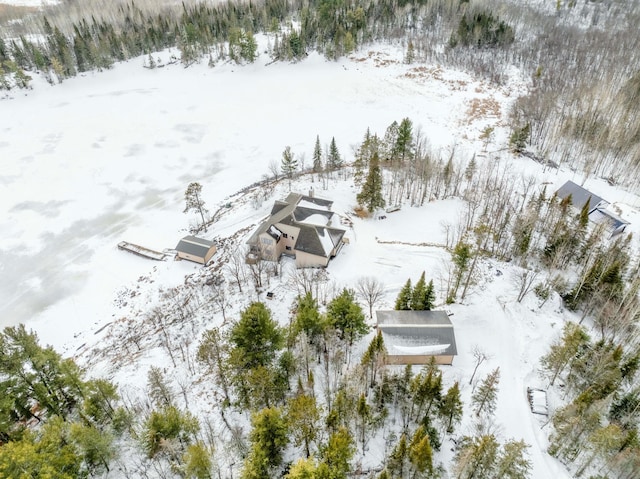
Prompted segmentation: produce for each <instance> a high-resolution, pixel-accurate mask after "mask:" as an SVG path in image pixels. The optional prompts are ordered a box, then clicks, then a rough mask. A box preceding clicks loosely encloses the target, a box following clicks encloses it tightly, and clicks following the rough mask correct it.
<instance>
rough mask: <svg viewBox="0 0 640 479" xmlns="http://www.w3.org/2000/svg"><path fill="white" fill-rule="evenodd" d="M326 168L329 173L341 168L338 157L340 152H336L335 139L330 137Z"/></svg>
mask: <svg viewBox="0 0 640 479" xmlns="http://www.w3.org/2000/svg"><path fill="white" fill-rule="evenodd" d="M327 166H328V168H329V170H331V171H334V170H339V169H340V168H342V157H341V156H340V152H339V151H338V146H337V145H336V139H335V137H331V143H330V145H329V155H328V158H327Z"/></svg>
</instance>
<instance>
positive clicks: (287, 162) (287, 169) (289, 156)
mask: <svg viewBox="0 0 640 479" xmlns="http://www.w3.org/2000/svg"><path fill="white" fill-rule="evenodd" d="M280 169H281V170H282V174H283V175H284V176H286V177H287V178H288V179H289V189H291V178H292V177H293V174H294V173H295V172H296V171H297V169H298V160H296V159H295V157H294V155H293V152H292V151H291V147H290V146H287V147H286V148H285V149H284V151H283V152H282V160H281V162H280Z"/></svg>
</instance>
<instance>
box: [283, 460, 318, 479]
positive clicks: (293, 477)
mask: <svg viewBox="0 0 640 479" xmlns="http://www.w3.org/2000/svg"><path fill="white" fill-rule="evenodd" d="M317 471H318V465H317V464H316V461H315V459H313V458H312V457H309V458H306V459H298V460H297V461H296V463H295V464H294V465H293V466H291V469H289V472H288V473H287V475H286V476H284V477H285V479H317V478H318V474H317Z"/></svg>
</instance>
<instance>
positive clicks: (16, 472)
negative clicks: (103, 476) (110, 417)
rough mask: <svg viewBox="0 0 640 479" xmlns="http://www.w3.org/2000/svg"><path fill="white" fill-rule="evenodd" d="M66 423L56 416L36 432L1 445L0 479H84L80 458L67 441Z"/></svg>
mask: <svg viewBox="0 0 640 479" xmlns="http://www.w3.org/2000/svg"><path fill="white" fill-rule="evenodd" d="M68 426H69V424H68V423H67V422H65V421H63V420H62V419H61V418H59V417H54V418H52V419H51V420H50V421H48V422H47V423H46V424H44V426H43V427H42V428H41V430H40V431H38V432H37V435H36V434H35V433H33V432H31V431H26V432H25V433H24V434H23V435H22V436H21V437H20V438H19V439H16V440H13V441H9V442H7V443H6V444H2V446H0V477H3V478H5V477H6V478H18V479H22V478H49V477H50V478H55V479H76V478H78V477H83V476H86V471H83V470H82V467H81V466H82V462H83V461H82V458H81V457H80V456H79V454H78V452H77V451H76V446H75V445H74V444H72V443H71V442H70V441H69V439H68Z"/></svg>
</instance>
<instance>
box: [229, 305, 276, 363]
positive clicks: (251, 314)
mask: <svg viewBox="0 0 640 479" xmlns="http://www.w3.org/2000/svg"><path fill="white" fill-rule="evenodd" d="M229 341H230V342H231V344H232V345H233V346H234V349H236V350H237V354H238V355H240V356H242V359H243V362H244V366H245V367H246V368H253V367H256V366H267V365H270V364H271V362H272V360H273V359H274V358H275V356H276V352H277V351H278V350H279V349H280V348H281V347H282V345H283V341H284V337H283V334H282V331H281V329H280V327H279V326H278V323H276V322H275V321H274V320H273V319H272V318H271V311H269V309H268V308H267V307H266V306H265V305H264V303H251V305H249V307H248V308H246V309H245V310H244V311H242V313H241V314H240V320H239V321H238V322H237V323H236V324H235V325H234V326H233V328H231V334H230V336H229Z"/></svg>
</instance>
